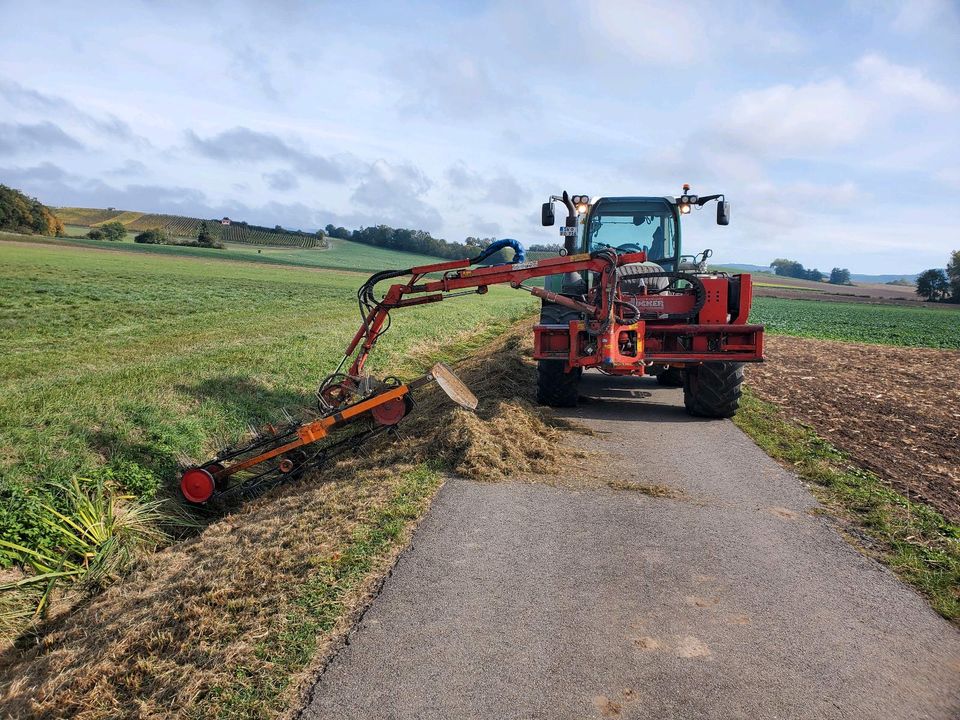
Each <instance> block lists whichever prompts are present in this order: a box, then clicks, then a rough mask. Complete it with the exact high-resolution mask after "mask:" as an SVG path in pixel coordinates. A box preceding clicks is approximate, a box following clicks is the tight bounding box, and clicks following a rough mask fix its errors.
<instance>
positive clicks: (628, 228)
mask: <svg viewBox="0 0 960 720" xmlns="http://www.w3.org/2000/svg"><path fill="white" fill-rule="evenodd" d="M581 222H582V234H581V237H580V247H579V250H580V252H593V251H594V250H599V249H601V248H605V247H609V248H613V249H615V250H616V251H617V252H618V253H620V254H623V253H627V252H639V251H640V250H643V251H645V252H646V253H647V258H648V259H649V261H650V262H654V263H657V264H658V265H660V266H661V267H663V269H664V270H675V269H676V267H677V263H678V262H679V258H680V214H679V211H678V210H677V204H676V202H674V200H673V198H643V197H609V198H598V199H597V200H596V201H594V202H593V203H592V204H591V205H589V206H588V211H587V214H586V216H585V217H584V218H583V220H582V221H581Z"/></svg>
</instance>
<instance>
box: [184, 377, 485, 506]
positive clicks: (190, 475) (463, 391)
mask: <svg viewBox="0 0 960 720" xmlns="http://www.w3.org/2000/svg"><path fill="white" fill-rule="evenodd" d="M333 378H334V376H331V378H328V380H330V379H333ZM336 380H337V383H338V384H337V385H336V391H331V388H333V387H334V386H333V385H332V384H330V383H327V382H325V383H324V385H322V386H321V388H320V390H318V392H317V395H318V398H319V399H320V407H321V412H322V414H321V416H320V417H319V418H317V419H316V420H312V421H310V422H303V423H299V422H296V421H294V420H292V419H291V421H290V422H289V423H287V424H286V425H284V426H280V427H275V426H273V425H269V426H267V427H266V428H265V429H264V430H263V431H260V432H257V433H255V437H254V438H253V439H252V440H251V441H250V442H248V443H246V444H244V445H242V446H236V447H228V448H224V449H223V450H221V451H220V452H219V453H218V454H217V456H216V457H215V458H214V459H213V460H212V461H210V462H207V463H205V464H204V465H202V466H197V467H192V468H188V469H187V470H185V471H184V473H183V475H182V476H181V477H180V491H181V492H182V493H183V497H184V498H186V499H187V501H188V502H191V503H194V504H203V503H206V502H208V501H209V500H211V499H212V498H213V497H215V496H218V495H219V496H221V497H222V496H224V495H226V494H227V493H230V492H233V491H241V490H242V491H243V492H250V491H252V490H254V489H255V488H260V487H262V486H264V485H267V484H273V483H275V482H277V481H279V480H281V479H283V478H284V477H291V476H294V477H295V476H297V475H299V474H300V473H301V472H302V471H303V470H305V469H306V468H307V467H309V466H311V465H317V464H319V463H320V462H322V461H324V460H326V459H328V458H329V457H330V456H332V455H333V454H335V453H338V452H342V451H345V450H348V449H350V448H355V447H359V446H360V445H362V444H363V442H364V441H365V440H367V439H369V438H371V437H372V436H374V435H378V434H380V433H382V432H385V431H390V430H395V429H396V426H397V425H398V424H399V423H400V421H401V420H403V418H404V417H406V416H407V415H408V414H409V413H410V411H411V410H412V409H413V398H412V397H411V394H410V393H411V390H414V389H416V388H418V387H421V386H423V385H426V384H427V383H429V382H432V381H433V380H436V381H437V382H438V384H439V385H440V387H441V388H442V389H443V390H444V392H446V393H447V395H448V396H449V397H450V398H451V399H452V400H453V401H454V402H456V403H457V404H458V405H461V406H462V407H465V408H467V409H470V410H474V409H476V407H477V398H476V397H475V396H474V395H473V393H471V392H470V390H469V389H467V387H466V385H464V384H463V383H462V382H461V381H460V379H459V378H457V376H456V375H455V374H454V373H453V371H452V370H451V369H450V368H449V367H447V366H446V365H444V364H443V363H437V364H436V365H434V366H433V367H432V368H431V370H430V372H429V373H427V374H426V375H423V376H421V377H419V378H417V379H416V380H413V381H411V382H409V383H405V384H404V383H400V382H399V381H396V380H392V381H391V380H387V381H374V380H373V379H372V378H370V377H362V378H360V377H349V376H347V377H344V376H342V375H341V376H337V377H336ZM364 388H366V389H365V390H364ZM332 398H338V399H339V400H340V403H339V404H331V399H332ZM347 426H353V428H355V429H356V431H355V432H352V433H349V434H347V435H346V436H345V437H343V438H341V439H340V440H336V441H333V440H331V435H332V433H334V432H335V431H339V430H341V429H342V428H345V427H347ZM321 441H326V442H321ZM231 485H232V487H231Z"/></svg>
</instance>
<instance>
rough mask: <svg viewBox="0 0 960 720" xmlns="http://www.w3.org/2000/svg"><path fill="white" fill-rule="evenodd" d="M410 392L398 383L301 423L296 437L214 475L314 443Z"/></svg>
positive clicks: (218, 475) (219, 476)
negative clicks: (353, 403) (339, 426)
mask: <svg viewBox="0 0 960 720" xmlns="http://www.w3.org/2000/svg"><path fill="white" fill-rule="evenodd" d="M409 392H410V387H409V386H408V385H400V386H399V387H395V388H392V389H391V390H387V391H386V392H384V393H380V394H379V395H374V396H373V397H370V398H367V399H366V400H361V401H360V402H358V403H356V404H355V405H350V406H348V407H345V408H344V409H343V410H341V411H340V412H338V413H334V414H333V415H328V416H327V417H324V418H320V419H319V420H314V421H313V422H311V423H307V424H306V425H302V426H301V427H299V428H298V429H297V439H296V440H291V441H290V442H288V443H287V444H285V445H281V446H280V447H276V448H273V449H272V450H267V451H266V452H264V453H261V454H260V455H254V456H253V457H251V458H247V459H246V460H241V461H240V462H238V463H237V464H235V465H231V466H230V467H228V468H224V469H223V470H222V471H220V472H219V473H215V477H218V478H225V477H229V476H231V475H233V474H234V473H237V472H240V471H241V470H246V469H247V468H249V467H253V466H254V465H259V464H260V463H262V462H266V461H267V460H272V459H273V458H275V457H277V456H278V455H283V454H284V453H286V452H290V451H291V450H294V449H296V448H298V447H302V446H304V445H310V444H311V443H315V442H317V441H318V440H322V439H323V438H325V437H326V436H327V435H329V434H330V431H331V430H332V429H334V428H336V427H337V426H338V425H343V424H345V423H346V422H347V421H349V420H352V419H354V418H356V417H358V416H359V415H363V414H364V413H366V412H369V411H370V410H372V409H373V408H375V407H377V405H382V404H383V403H385V402H389V401H390V400H393V399H395V398H400V397H403V396H404V395H406V394H408V393H409Z"/></svg>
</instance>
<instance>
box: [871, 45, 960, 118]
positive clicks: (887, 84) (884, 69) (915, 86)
mask: <svg viewBox="0 0 960 720" xmlns="http://www.w3.org/2000/svg"><path fill="white" fill-rule="evenodd" d="M856 70H857V72H858V73H859V74H860V76H861V77H862V78H863V79H864V81H866V83H868V85H869V86H870V89H871V90H874V91H876V92H878V93H880V94H881V95H887V96H891V97H895V98H903V99H904V100H908V101H910V102H912V103H915V104H916V105H919V106H921V107H926V108H930V109H931V110H948V109H950V108H952V107H954V106H956V104H957V96H956V95H955V94H953V93H952V92H951V91H950V90H949V89H948V88H947V87H946V86H944V85H941V84H940V83H938V82H935V81H933V80H931V79H930V78H928V77H927V76H926V74H925V73H924V72H923V71H922V70H920V69H918V68H913V67H907V66H906V65H897V64H896V63H892V62H890V61H889V60H887V59H885V58H883V57H881V56H880V55H876V54H870V55H865V56H863V57H862V58H861V59H860V60H859V61H858V62H857V64H856Z"/></svg>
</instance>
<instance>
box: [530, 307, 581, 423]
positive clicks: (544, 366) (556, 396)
mask: <svg viewBox="0 0 960 720" xmlns="http://www.w3.org/2000/svg"><path fill="white" fill-rule="evenodd" d="M579 319H580V313H578V312H577V311H576V310H570V309H568V308H565V307H563V306H562V305H546V304H544V306H543V308H542V309H541V310H540V322H541V323H542V324H544V325H568V324H569V323H570V321H571V320H579ZM582 374H583V369H582V368H573V369H571V370H570V372H567V363H566V361H565V360H540V361H539V362H537V402H538V403H540V404H541V405H546V406H548V407H575V406H576V404H577V398H578V397H579V396H580V392H579V386H580V376H581V375H582Z"/></svg>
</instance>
